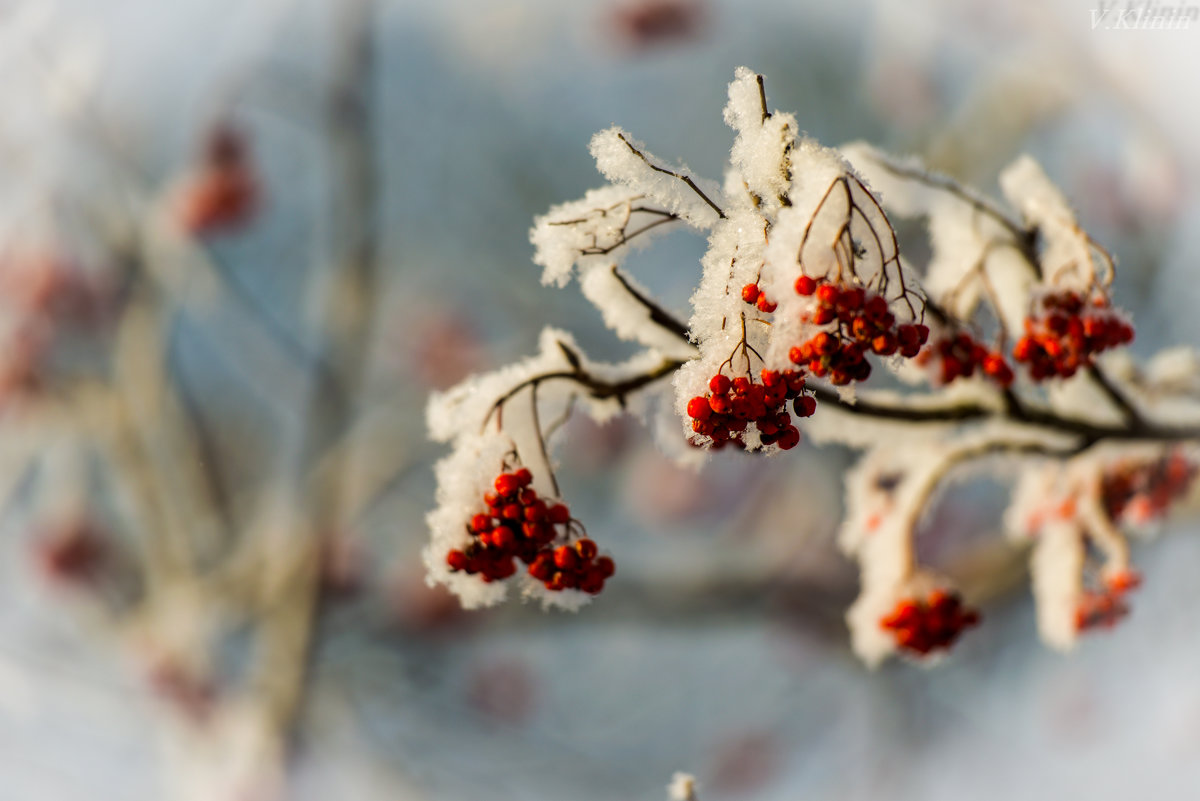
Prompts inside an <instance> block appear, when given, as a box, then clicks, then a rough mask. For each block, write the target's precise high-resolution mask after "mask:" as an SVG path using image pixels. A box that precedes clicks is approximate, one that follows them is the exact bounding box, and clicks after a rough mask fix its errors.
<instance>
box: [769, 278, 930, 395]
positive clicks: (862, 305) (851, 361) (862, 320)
mask: <svg viewBox="0 0 1200 801" xmlns="http://www.w3.org/2000/svg"><path fill="white" fill-rule="evenodd" d="M795 289H796V293H797V294H799V295H803V296H805V297H808V296H815V297H816V300H817V307H816V309H815V310H814V311H813V312H812V314H811V315H807V319H806V321H807V322H811V323H813V324H814V325H828V324H833V328H832V329H831V330H826V331H820V332H818V333H817V334H815V335H814V336H813V337H812V338H810V339H809V340H808V341H806V342H803V343H801V344H800V345H796V346H795V347H793V348H792V349H791V350H790V351H789V352H788V358H789V359H791V361H792V362H793V363H795V364H798V365H800V366H802V367H806V368H807V369H808V371H809V372H811V373H812V374H813V375H815V376H817V377H818V378H824V377H826V376H828V377H829V382H830V383H831V384H834V385H835V386H842V385H845V384H849V383H850V382H851V381H865V380H866V379H867V378H868V377H869V376H870V375H871V365H870V363H869V362H868V361H867V360H866V354H867V353H876V354H878V355H880V356H891V355H892V354H894V353H899V354H900V355H901V356H904V357H906V358H912V357H913V356H916V355H917V354H918V353H919V352H920V351H921V346H922V345H924V344H925V342H926V341H927V340H928V339H929V328H928V327H926V326H924V325H917V324H911V323H906V324H904V325H896V316H895V315H894V314H892V312H891V311H890V309H889V307H888V302H887V300H886V299H885V298H884V297H883V296H882V295H880V294H877V293H875V292H868V291H867V290H865V289H863V288H862V287H857V286H846V285H837V284H833V283H830V282H828V281H826V280H825V279H824V278H821V279H816V278H810V277H809V276H807V275H802V276H800V277H799V278H797V279H796V285H795Z"/></svg>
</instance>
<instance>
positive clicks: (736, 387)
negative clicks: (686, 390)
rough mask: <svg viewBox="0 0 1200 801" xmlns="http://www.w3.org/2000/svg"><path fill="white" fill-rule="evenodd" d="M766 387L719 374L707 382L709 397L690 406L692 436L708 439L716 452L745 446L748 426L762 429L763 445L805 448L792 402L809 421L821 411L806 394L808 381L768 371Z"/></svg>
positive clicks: (744, 378) (698, 398) (788, 373)
mask: <svg viewBox="0 0 1200 801" xmlns="http://www.w3.org/2000/svg"><path fill="white" fill-rule="evenodd" d="M761 379H762V382H761V383H759V382H756V381H753V380H751V379H750V378H749V377H748V376H738V377H737V378H734V379H733V380H730V379H729V378H728V377H726V376H724V375H721V374H720V373H718V374H717V375H715V376H713V377H712V378H711V379H710V380H709V382H708V388H709V390H710V392H709V394H707V395H697V396H696V397H694V398H692V399H691V400H690V401H688V404H687V414H688V417H690V418H692V431H694V432H696V433H697V434H699V435H701V436H704V437H708V438H709V439H710V440H711V441H712V446H713V447H714V448H723V447H724V446H726V445H728V444H729V443H731V442H737V443H741V442H743V439H742V437H743V433H744V432H745V430H746V427H747V426H749V425H750V424H751V423H753V424H754V425H755V426H756V427H757V428H758V433H759V436H760V437H761V439H762V443H763V445H778V446H779V447H780V448H783V449H784V450H785V451H786V450H791V449H792V448H794V447H796V446H797V445H799V444H800V429H798V428H796V426H795V425H794V424H793V423H792V418H791V416H790V415H789V414H788V411H787V402H788V401H789V400H790V401H792V411H793V412H794V413H795V414H796V416H797V417H809V416H811V415H812V413H813V412H814V411H816V408H817V402H816V400H815V399H814V398H813V397H812V396H811V395H805V394H803V393H804V376H802V375H801V374H800V373H798V372H796V371H795V370H784V371H782V372H780V371H778V370H766V369H764V370H763V371H762V373H761Z"/></svg>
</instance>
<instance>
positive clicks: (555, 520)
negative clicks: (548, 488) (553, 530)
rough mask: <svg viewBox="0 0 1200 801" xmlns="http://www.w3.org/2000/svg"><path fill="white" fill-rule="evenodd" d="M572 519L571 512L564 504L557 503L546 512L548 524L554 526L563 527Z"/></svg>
mask: <svg viewBox="0 0 1200 801" xmlns="http://www.w3.org/2000/svg"><path fill="white" fill-rule="evenodd" d="M570 519H571V511H570V510H569V509H567V507H566V505H564V504H561V503H556V504H554V505H553V506H551V507H550V508H549V509H547V510H546V520H547V522H549V523H552V524H554V525H562V524H563V523H566V522H568V521H570Z"/></svg>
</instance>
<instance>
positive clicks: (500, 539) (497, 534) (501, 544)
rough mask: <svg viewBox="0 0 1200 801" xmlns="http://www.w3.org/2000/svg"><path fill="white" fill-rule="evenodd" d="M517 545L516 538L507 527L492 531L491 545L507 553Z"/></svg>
mask: <svg viewBox="0 0 1200 801" xmlns="http://www.w3.org/2000/svg"><path fill="white" fill-rule="evenodd" d="M516 544H517V536H516V535H515V534H513V530H512V529H511V528H509V527H508V526H499V527H497V528H496V529H495V530H494V531H492V545H494V546H495V547H497V548H500V549H501V550H505V551H507V550H508V549H510V548H512V547H513V546H514V545H516Z"/></svg>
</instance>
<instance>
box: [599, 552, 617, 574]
mask: <svg viewBox="0 0 1200 801" xmlns="http://www.w3.org/2000/svg"><path fill="white" fill-rule="evenodd" d="M596 569H597V570H599V571H600V575H602V576H604V577H605V578H611V577H612V575H613V573H616V572H617V566H616V564H615V563H614V562H613V560H612V559H610V558H609V557H607V556H601V557H600V558H599V559H597V560H596Z"/></svg>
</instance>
